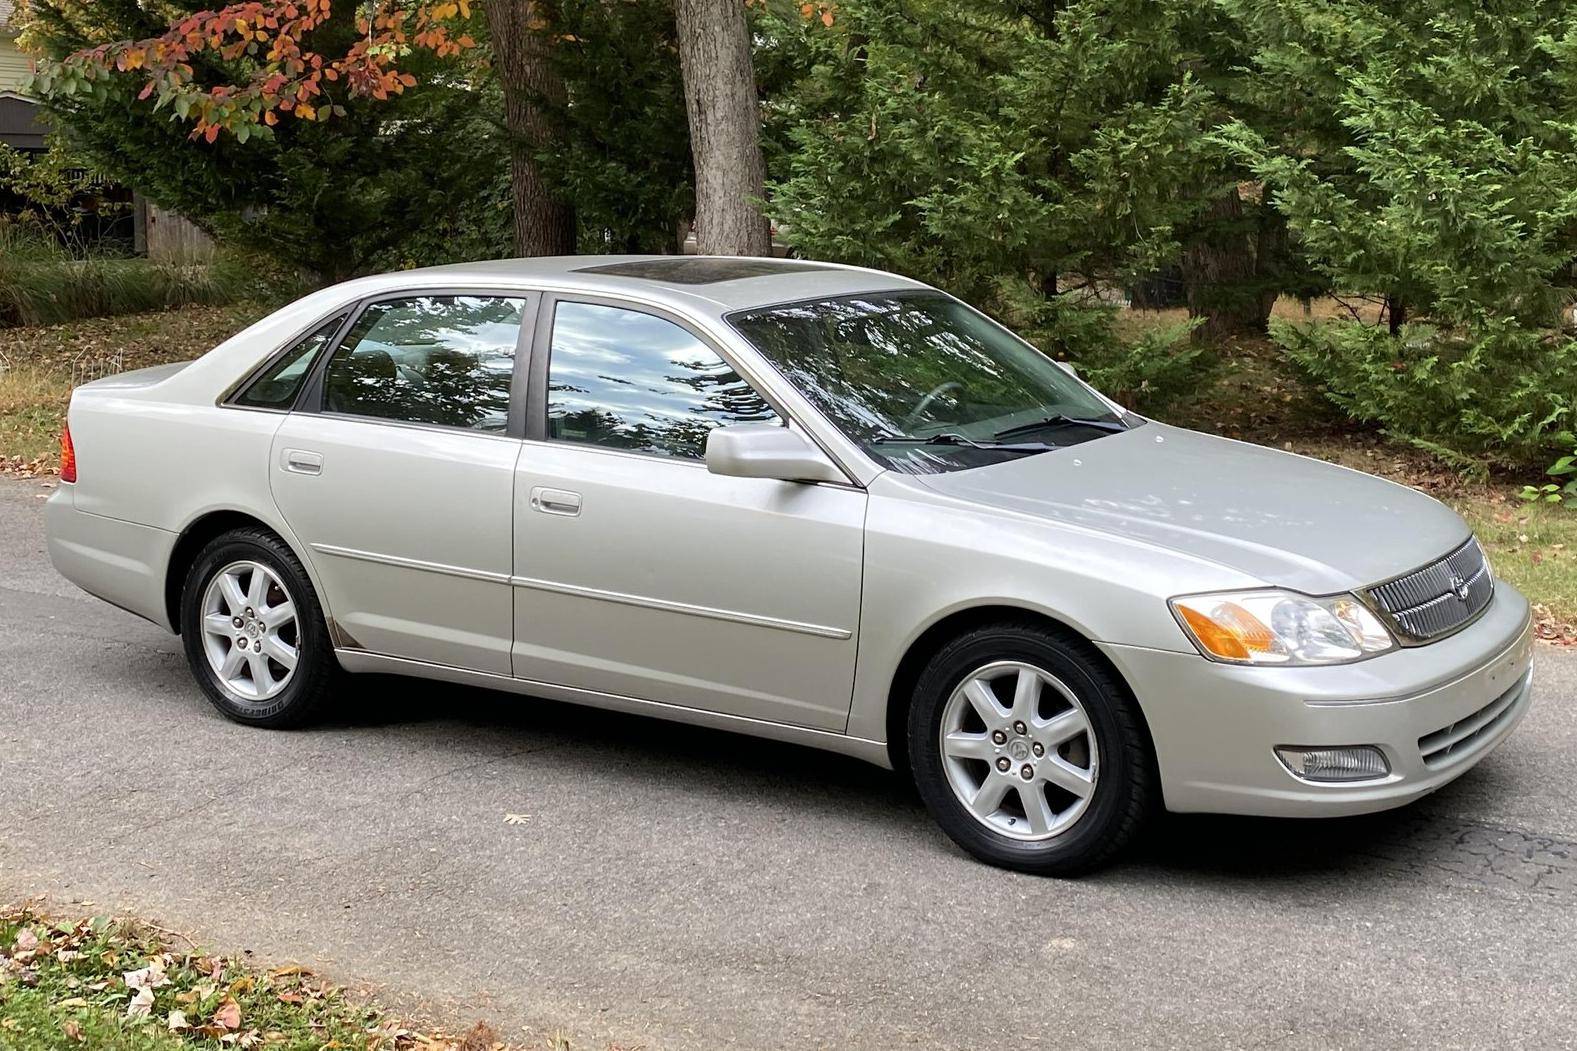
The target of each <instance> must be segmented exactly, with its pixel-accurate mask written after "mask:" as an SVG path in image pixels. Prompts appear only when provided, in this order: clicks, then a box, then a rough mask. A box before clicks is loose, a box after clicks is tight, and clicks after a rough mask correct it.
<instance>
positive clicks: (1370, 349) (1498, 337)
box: [1271, 319, 1577, 471]
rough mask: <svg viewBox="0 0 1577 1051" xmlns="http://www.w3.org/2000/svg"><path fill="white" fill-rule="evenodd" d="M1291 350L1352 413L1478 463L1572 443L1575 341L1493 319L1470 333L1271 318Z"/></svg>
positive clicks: (1512, 459)
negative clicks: (1393, 332) (1298, 322)
mask: <svg viewBox="0 0 1577 1051" xmlns="http://www.w3.org/2000/svg"><path fill="white" fill-rule="evenodd" d="M1271 332H1272V335H1273V337H1274V338H1275V340H1276V341H1277V342H1278V343H1280V344H1281V345H1282V346H1283V347H1284V348H1286V350H1287V352H1288V353H1289V354H1290V355H1291V356H1292V358H1293V359H1294V360H1295V361H1297V363H1298V364H1299V365H1301V366H1302V367H1303V368H1304V369H1306V370H1307V371H1308V372H1309V374H1310V375H1311V376H1313V377H1314V378H1315V379H1316V380H1318V381H1319V382H1321V383H1323V384H1324V385H1325V388H1326V392H1327V395H1328V396H1329V397H1330V399H1331V400H1332V401H1333V402H1335V403H1336V404H1337V405H1339V406H1340V407H1341V408H1342V409H1343V410H1345V411H1346V412H1347V414H1348V415H1349V416H1351V417H1352V418H1353V419H1355V420H1359V421H1364V422H1370V423H1375V424H1379V425H1380V426H1381V427H1382V428H1383V429H1384V430H1385V431H1386V432H1387V433H1388V434H1391V435H1393V436H1395V437H1397V438H1400V439H1403V440H1405V441H1408V442H1411V443H1413V444H1415V445H1417V446H1419V447H1421V448H1424V449H1427V450H1429V451H1431V452H1433V453H1435V454H1436V455H1438V456H1440V457H1441V458H1443V459H1445V460H1447V461H1448V462H1451V463H1454V464H1456V465H1458V466H1460V467H1462V468H1464V469H1468V470H1471V471H1482V470H1483V469H1484V468H1486V467H1491V466H1521V465H1525V464H1527V463H1528V462H1530V461H1533V460H1537V459H1539V458H1541V457H1543V456H1545V455H1547V454H1548V452H1549V451H1550V450H1551V449H1553V448H1556V447H1561V446H1567V447H1569V446H1570V445H1571V444H1573V442H1574V436H1573V420H1574V416H1573V410H1574V408H1577V342H1574V341H1573V340H1572V339H1571V338H1569V337H1566V336H1558V335H1553V334H1549V333H1543V332H1539V331H1535V330H1530V329H1526V328H1522V327H1520V326H1518V325H1517V324H1515V323H1514V322H1512V321H1510V320H1505V319H1497V320H1494V321H1491V322H1489V323H1487V324H1486V325H1484V326H1483V327H1482V328H1479V329H1477V330H1475V331H1473V332H1471V333H1469V332H1459V331H1455V330H1449V329H1443V328H1439V327H1436V326H1434V325H1427V324H1412V325H1406V326H1403V328H1402V331H1401V333H1400V334H1399V335H1397V336H1392V335H1390V334H1389V333H1388V332H1387V331H1386V330H1385V329H1383V328H1376V327H1374V326H1369V325H1363V324H1359V323H1357V322H1326V323H1323V324H1314V325H1306V326H1305V325H1293V324H1287V323H1277V322H1273V323H1272V328H1271Z"/></svg>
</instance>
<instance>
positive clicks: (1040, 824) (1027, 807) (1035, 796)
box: [1018, 782, 1057, 836]
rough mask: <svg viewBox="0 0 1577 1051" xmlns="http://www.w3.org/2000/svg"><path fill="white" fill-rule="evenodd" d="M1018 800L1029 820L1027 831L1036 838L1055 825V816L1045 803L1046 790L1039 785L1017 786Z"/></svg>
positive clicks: (1049, 806)
mask: <svg viewBox="0 0 1577 1051" xmlns="http://www.w3.org/2000/svg"><path fill="white" fill-rule="evenodd" d="M1018 798H1019V801H1020V802H1021V803H1023V804H1024V816H1025V818H1027V819H1028V820H1029V830H1030V831H1031V832H1033V833H1034V834H1035V835H1037V836H1043V835H1045V834H1046V833H1047V832H1050V831H1051V829H1052V826H1053V825H1055V824H1056V823H1057V815H1056V814H1055V813H1053V812H1052V809H1051V804H1050V803H1048V802H1047V801H1046V789H1045V788H1044V787H1043V786H1042V785H1041V784H1040V783H1039V782H1036V783H1033V784H1027V785H1019V786H1018Z"/></svg>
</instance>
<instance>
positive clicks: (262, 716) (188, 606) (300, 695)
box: [181, 528, 344, 729]
mask: <svg viewBox="0 0 1577 1051" xmlns="http://www.w3.org/2000/svg"><path fill="white" fill-rule="evenodd" d="M237 562H254V563H259V564H261V565H264V566H266V567H268V569H270V570H271V571H272V572H273V573H274V575H275V576H276V577H278V578H279V583H280V584H282V585H283V586H284V589H285V590H286V591H287V592H288V595H289V598H290V601H291V602H292V603H293V604H294V607H295V612H296V616H295V626H294V633H293V638H294V643H295V649H296V653H297V658H296V665H295V668H294V669H293V671H292V672H291V674H290V677H289V681H288V682H286V683H285V685H284V688H283V689H282V690H281V691H280V692H279V693H278V694H276V695H274V696H271V697H268V698H267V699H266V700H251V699H247V698H245V697H242V696H240V695H239V694H237V693H235V692H234V691H232V690H230V689H229V688H227V687H226V686H225V685H224V683H223V682H222V681H221V680H220V677H219V675H218V674H217V673H216V672H215V670H214V668H213V667H212V665H211V664H210V662H209V659H208V655H207V653H206V652H205V650H204V645H205V642H204V632H203V626H202V619H203V608H202V603H203V596H204V594H205V593H206V591H207V588H208V585H209V583H210V581H212V580H213V578H214V577H215V575H216V574H218V573H219V572H221V571H222V570H223V569H224V568H225V567H227V566H230V565H233V564H234V563H237ZM181 640H182V643H183V645H184V647H185V649H186V661H187V664H188V665H190V666H191V669H192V675H193V676H194V677H195V678H196V679H197V683H198V685H200V686H201V687H202V688H203V692H204V693H205V694H207V695H208V699H209V700H210V701H212V702H213V705H214V707H215V708H218V709H219V711H220V712H221V713H222V714H223V715H224V716H225V717H226V718H227V719H232V720H234V721H235V722H238V723H242V724H244V725H247V726H261V727H266V728H269V729H286V728H289V727H295V726H301V725H303V724H305V723H307V722H309V721H311V719H312V718H313V716H314V715H316V714H317V712H318V711H319V709H320V708H321V706H322V705H323V702H324V701H326V700H327V699H328V697H329V695H330V694H331V693H332V692H333V690H334V687H335V684H336V683H337V681H338V680H339V679H340V677H341V676H342V675H343V674H344V673H343V672H342V671H341V670H340V667H339V662H338V661H336V660H335V659H334V647H333V644H332V643H331V642H330V640H329V632H328V626H327V625H326V624H325V623H324V619H323V607H322V605H321V604H320V603H319V602H318V597H317V593H316V592H314V591H313V590H312V583H311V581H310V580H308V579H307V574H306V570H304V569H303V568H302V566H301V562H300V561H299V560H298V559H297V558H296V556H295V553H294V552H292V551H291V550H290V548H289V547H287V546H285V544H284V542H283V541H281V540H280V539H279V538H278V537H277V536H275V535H274V534H273V533H270V532H269V531H267V530H266V529H262V528H243V529H234V530H231V531H230V532H228V533H224V534H222V535H220V536H218V537H215V538H214V539H213V540H211V541H209V542H208V544H207V545H206V546H205V547H204V548H203V549H202V551H201V552H200V553H199V554H198V555H197V558H196V560H195V561H193V562H192V565H191V568H190V569H189V570H188V571H187V574H186V581H185V584H184V585H183V587H182V589H181ZM276 667H277V665H276ZM281 674H282V673H281Z"/></svg>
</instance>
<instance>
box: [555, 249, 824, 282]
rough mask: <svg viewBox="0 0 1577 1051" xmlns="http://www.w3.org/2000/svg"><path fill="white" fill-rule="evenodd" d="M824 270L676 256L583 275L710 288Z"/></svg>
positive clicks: (788, 262)
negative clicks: (750, 278) (727, 283)
mask: <svg viewBox="0 0 1577 1051" xmlns="http://www.w3.org/2000/svg"><path fill="white" fill-rule="evenodd" d="M820 269H822V267H819V266H817V265H816V264H815V263H798V262H795V261H794V260H792V259H758V258H754V257H751V256H734V257H729V258H720V259H714V258H697V257H695V256H683V255H675V256H664V257H663V258H661V259H632V260H629V261H627V262H623V263H603V264H601V265H599V266H585V267H581V268H580V272H581V273H583V274H613V275H614V276H616V277H641V278H645V279H646V280H648V281H667V282H669V283H671V284H676V285H710V284H715V283H717V282H719V281H739V280H741V279H743V278H747V277H770V276H771V275H773V274H792V273H796V272H799V271H804V270H820Z"/></svg>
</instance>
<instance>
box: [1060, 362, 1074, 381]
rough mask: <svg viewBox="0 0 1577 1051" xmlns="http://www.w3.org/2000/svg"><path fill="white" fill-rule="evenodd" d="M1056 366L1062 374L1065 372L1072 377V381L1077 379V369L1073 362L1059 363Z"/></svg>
mask: <svg viewBox="0 0 1577 1051" xmlns="http://www.w3.org/2000/svg"><path fill="white" fill-rule="evenodd" d="M1056 365H1057V367H1058V368H1059V369H1061V370H1062V371H1063V372H1066V373H1067V374H1068V375H1070V376H1072V377H1073V378H1074V379H1078V378H1079V367H1078V366H1077V365H1075V364H1074V363H1073V362H1071V361H1059V362H1057V363H1056Z"/></svg>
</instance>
